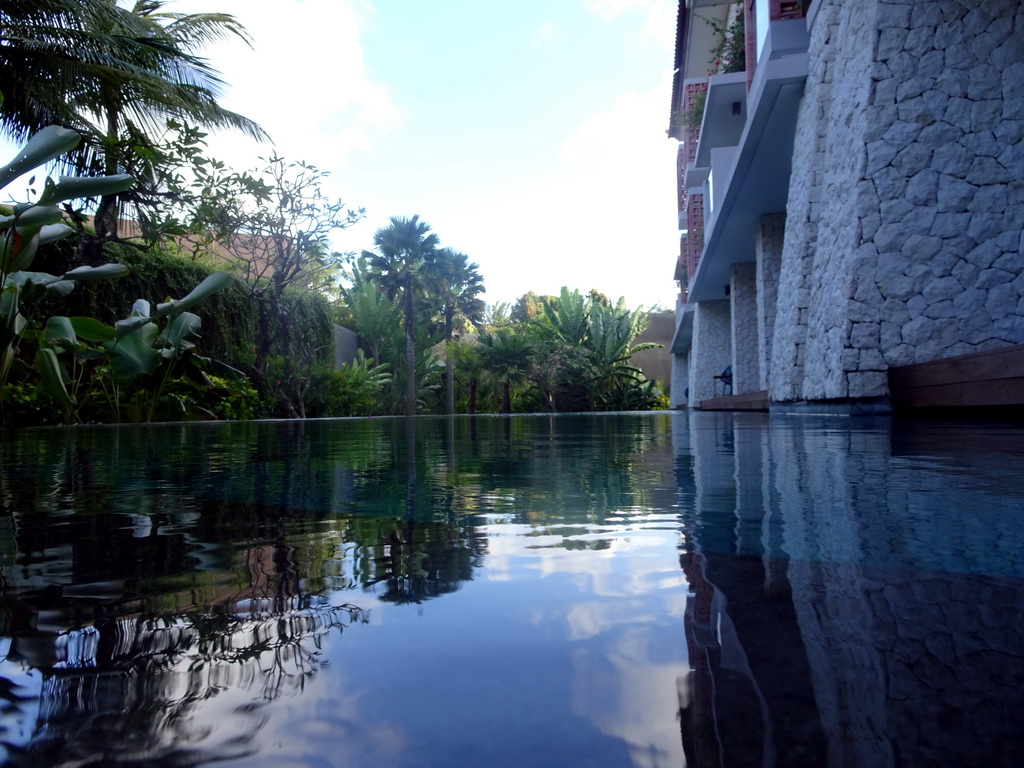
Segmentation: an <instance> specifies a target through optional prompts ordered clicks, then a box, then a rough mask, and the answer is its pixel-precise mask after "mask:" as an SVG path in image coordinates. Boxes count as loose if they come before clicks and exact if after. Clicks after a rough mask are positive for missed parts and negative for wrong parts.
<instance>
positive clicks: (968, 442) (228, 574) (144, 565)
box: [0, 413, 1024, 768]
mask: <svg viewBox="0 0 1024 768" xmlns="http://www.w3.org/2000/svg"><path fill="white" fill-rule="evenodd" d="M0 468H2V471H0V576H2V583H0V588H2V592H0V740H2V742H3V748H4V749H5V750H6V753H5V754H6V755H7V762H8V763H9V764H12V765H16V764H25V765H69V766H70V765H154V764H156V765H182V766H185V765H188V766H192V765H205V764H212V763H214V762H222V761H228V762H229V764H232V765H239V766H246V768H251V767H252V766H279V765H289V764H295V765H335V766H350V765H351V766H356V765H358V766H360V767H361V768H363V767H364V766H388V768H413V767H415V768H421V767H422V766H434V765H437V766H469V765H474V766H475V765H487V766H491V767H492V768H498V767H500V766H513V765H523V764H529V765H531V766H533V767H535V768H540V767H542V766H553V767H554V766H559V767H561V766H565V765H573V766H607V765H616V766H618V765H624V766H636V768H667V767H668V766H682V765H688V766H698V768H704V767H705V766H734V765H742V766H747V765H761V766H816V767H817V766H860V765H871V766H897V765H940V764H947V763H960V764H965V765H976V764H985V765H1010V764H1013V765H1016V764H1017V762H1019V760H1018V759H1017V758H1018V757H1019V755H1020V754H1022V753H1024V737H1022V736H1021V735H1020V734H1019V733H1018V732H1017V727H1016V726H1017V721H1018V712H1019V711H1020V709H1021V706H1022V705H1024V693H1022V690H1024V661H1022V660H1024V647H1022V643H1024V640H1022V639H1021V638H1024V618H1022V616H1021V614H1020V612H1019V610H1018V607H1019V605H1020V604H1021V601H1022V598H1024V560H1022V558H1021V556H1020V554H1021V552H1022V551H1024V524H1022V523H1024V520H1022V519H1021V516H1022V514H1024V473H1022V472H1021V470H1022V469H1024V431H1022V430H1021V429H1020V428H1018V427H1013V426H1001V425H957V424H940V423H935V422H919V423H911V424H904V423H898V422H897V423H894V422H892V421H889V420H879V421H862V420H861V421H842V420H836V421H830V420H814V419H808V418H802V419H785V418H772V419H769V418H768V417H766V416H759V415H727V414H713V413H691V414H686V413H675V414H667V413H663V414H629V415H614V414H607V415H600V416H570V415H564V416H557V417H549V416H543V417H517V418H507V417H503V418H486V417H478V418H474V419H468V418H467V419H461V418H456V419H444V418H440V419H417V420H415V421H413V422H406V421H405V420H402V419H365V420H343V421H322V422H307V423H298V424H297V423H285V422H282V423H254V424H220V425H204V424H196V425H187V426H181V425H169V426H161V427H145V428H126V429H120V428H118V429H109V428H97V429H80V430H71V431H57V430H53V431H37V432H23V433H16V434H14V433H12V434H8V435H5V436H3V437H2V439H0Z"/></svg>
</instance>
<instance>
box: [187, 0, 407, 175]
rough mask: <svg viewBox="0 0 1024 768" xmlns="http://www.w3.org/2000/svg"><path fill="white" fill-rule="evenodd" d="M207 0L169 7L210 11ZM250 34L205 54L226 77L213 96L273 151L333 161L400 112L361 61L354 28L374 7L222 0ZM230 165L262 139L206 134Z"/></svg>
mask: <svg viewBox="0 0 1024 768" xmlns="http://www.w3.org/2000/svg"><path fill="white" fill-rule="evenodd" d="M208 6H209V3H207V2H205V0H179V2H177V3H175V4H174V9H175V10H180V11H183V12H198V11H205V10H208V9H209V8H208ZM217 8H218V10H219V11H222V12H224V13H230V14H232V15H234V16H235V17H236V18H237V19H238V20H239V21H240V22H241V23H242V24H243V25H244V26H245V27H246V29H247V30H248V32H249V35H250V36H251V37H252V39H253V48H252V49H251V50H250V49H249V48H248V47H246V46H245V45H244V44H243V43H242V42H241V41H238V40H231V41H225V42H223V43H220V44H218V45H217V46H216V47H211V48H210V49H209V50H207V51H206V52H205V55H206V56H207V57H208V58H209V59H210V60H211V61H213V62H214V64H215V66H216V67H217V68H218V69H219V70H220V71H221V73H222V74H223V77H224V80H225V81H226V82H228V83H230V89H229V90H228V92H227V93H226V94H225V95H224V98H223V99H222V100H221V103H222V104H223V105H224V106H225V107H227V108H228V109H232V110H235V111H236V112H240V113H242V114H243V115H245V116H246V117H249V118H251V119H253V120H255V121H256V122H258V123H260V124H261V125H262V126H263V127H264V129H266V131H267V132H268V133H269V134H270V137H271V139H272V140H273V141H274V147H273V149H274V150H275V151H277V153H278V154H280V155H283V156H285V157H288V158H289V159H295V160H308V161H310V162H313V163H314V164H316V165H321V166H325V165H328V163H327V162H325V158H329V159H330V160H329V165H330V166H331V167H332V168H338V167H341V166H343V165H344V164H345V162H346V160H347V158H348V157H350V155H351V153H352V152H354V151H357V150H365V149H367V148H369V147H370V146H372V145H373V143H374V141H375V140H376V139H377V138H378V137H380V136H382V135H384V134H386V133H388V132H390V131H393V130H394V129H395V128H396V127H397V126H398V124H399V123H400V119H401V113H400V110H399V109H398V107H397V106H396V105H395V104H394V103H393V102H392V100H391V98H390V95H389V93H388V90H387V88H386V87H385V86H384V85H383V84H381V83H378V82H375V81H373V80H372V78H371V77H370V75H369V73H368V72H367V69H366V65H365V63H364V60H363V48H362V45H361V43H360V32H361V30H362V29H363V28H364V26H365V24H367V23H369V20H370V17H371V15H372V8H371V7H370V6H368V5H366V4H364V3H358V2H352V1H346V0H302V1H301V2H300V1H298V0H278V2H277V4H276V6H275V10H274V12H272V13H268V12H266V10H265V9H262V8H261V7H260V6H259V4H253V3H252V2H249V1H248V0H221V1H220V2H219V3H218V4H217ZM211 147H213V148H215V149H216V154H217V155H218V156H219V157H222V158H223V159H225V160H226V161H227V162H228V163H229V164H231V165H241V166H249V165H252V164H253V162H254V161H255V158H256V157H257V156H258V155H261V154H266V153H267V152H269V151H270V148H269V147H265V146H260V145H257V144H255V143H254V142H249V141H246V140H243V139H240V138H239V136H238V135H237V134H227V135H225V136H216V137H213V139H212V140H211Z"/></svg>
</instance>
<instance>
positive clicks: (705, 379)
mask: <svg viewBox="0 0 1024 768" xmlns="http://www.w3.org/2000/svg"><path fill="white" fill-rule="evenodd" d="M729 304H730V303H729V300H728V299H722V300H720V301H702V302H701V303H700V304H698V305H697V307H696V308H695V309H694V315H693V338H694V339H699V340H700V341H699V343H696V344H694V345H693V349H692V350H691V351H690V370H689V374H690V386H689V390H690V405H691V406H695V405H699V404H700V401H701V400H708V399H710V398H712V397H716V396H719V395H721V394H722V388H721V387H719V388H718V391H717V392H716V391H715V378H714V377H715V376H717V375H719V374H720V373H721V372H722V371H723V370H725V367H726V366H728V365H732V331H731V330H730V322H729V317H730V315H729Z"/></svg>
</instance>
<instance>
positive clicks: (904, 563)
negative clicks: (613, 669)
mask: <svg viewBox="0 0 1024 768" xmlns="http://www.w3.org/2000/svg"><path fill="white" fill-rule="evenodd" d="M767 427H768V425H767V422H766V419H765V418H762V417H757V416H745V417H739V416H729V415H716V414H701V415H699V416H696V415H695V416H691V417H690V420H688V421H687V422H685V423H678V424H677V425H676V445H677V480H678V484H679V487H680V492H681V496H682V498H683V499H684V501H685V504H684V506H687V507H689V508H691V509H692V510H693V511H692V513H691V514H689V515H687V531H686V533H687V542H688V543H687V547H686V548H685V552H684V555H683V567H684V570H685V571H686V574H687V578H688V581H689V584H690V589H691V597H690V601H689V605H688V608H687V616H686V623H687V640H688V644H689V650H690V665H691V672H690V676H689V683H688V686H687V692H686V696H685V700H686V706H685V707H684V716H683V724H684V745H685V746H686V748H687V758H688V764H690V765H697V766H708V765H716V766H717V765H723V764H724V765H776V764H777V765H807V766H821V765H829V766H859V765H872V766H887V765H948V764H963V765H1011V764H1012V765H1017V764H1018V763H1019V758H1020V755H1021V754H1022V752H1024V739H1022V737H1021V736H1020V733H1019V728H1018V722H1019V711H1020V706H1021V704H1022V703H1024V695H1022V687H1021V686H1022V683H1024V647H1022V639H1021V638H1022V637H1024V619H1022V616H1021V614H1020V612H1019V610H1018V606H1019V605H1020V604H1021V600H1022V599H1024V583H1022V581H1021V578H1022V576H1024V564H1022V560H1021V558H1020V553H1021V552H1022V551H1024V524H1022V523H1024V520H1022V519H1021V515H1022V511H1024V504H1022V499H1024V475H1022V474H1021V469H1022V468H1024V462H1022V458H1024V441H1022V434H1024V432H1022V431H1021V429H1020V428H1017V427H1013V426H999V425H990V426H984V425H977V426H965V425H957V424H946V425H943V424H934V423H913V422H910V423H899V422H898V423H896V424H893V423H892V422H890V421H889V420H884V421H879V422H877V423H873V424H864V423H863V422H859V423H857V424H856V425H851V424H849V423H846V422H842V421H835V422H830V421H809V420H808V419H799V420H792V419H791V420H786V419H774V420H772V422H771V425H770V428H767Z"/></svg>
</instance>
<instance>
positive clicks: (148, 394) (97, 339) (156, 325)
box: [36, 272, 244, 421]
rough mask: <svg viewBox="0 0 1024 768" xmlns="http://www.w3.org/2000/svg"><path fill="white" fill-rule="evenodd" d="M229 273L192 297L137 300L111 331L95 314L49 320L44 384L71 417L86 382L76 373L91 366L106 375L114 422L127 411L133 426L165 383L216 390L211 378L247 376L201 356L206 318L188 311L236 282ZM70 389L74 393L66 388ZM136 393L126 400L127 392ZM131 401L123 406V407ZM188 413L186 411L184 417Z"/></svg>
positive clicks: (152, 409) (147, 414) (41, 361)
mask: <svg viewBox="0 0 1024 768" xmlns="http://www.w3.org/2000/svg"><path fill="white" fill-rule="evenodd" d="M231 279H232V277H231V275H230V274H228V273H227V272H216V273H214V274H212V275H209V276H208V277H207V278H206V279H204V280H203V281H202V282H201V283H200V284H199V285H197V286H196V287H195V288H194V289H193V290H192V291H191V292H190V293H189V294H188V295H187V296H184V297H183V298H181V299H168V300H167V301H165V302H163V303H160V304H157V306H156V308H155V309H153V308H152V305H151V304H150V303H149V302H148V301H146V300H145V299H139V300H138V301H136V302H135V304H134V305H133V306H132V311H131V314H130V315H129V316H128V317H127V318H125V319H123V320H118V321H117V322H116V323H115V324H114V325H113V327H111V326H109V325H105V324H104V323H101V322H99V321H98V320H95V319H93V318H91V317H51V318H50V320H49V322H48V323H47V325H46V329H45V331H44V332H43V338H42V340H41V341H42V343H41V344H40V348H39V352H38V353H37V356H36V362H37V370H39V372H40V375H41V377H42V382H43V387H44V389H45V391H47V392H49V393H50V394H51V395H52V396H53V397H54V399H55V400H56V401H57V403H58V405H60V407H61V408H62V409H63V410H64V412H65V415H66V416H67V417H69V418H70V417H71V416H72V415H73V413H74V411H75V409H76V408H77V404H78V402H79V400H80V394H79V393H78V392H77V391H76V389H75V388H76V387H77V386H78V385H79V383H80V382H81V378H82V377H81V376H80V375H74V374H76V373H79V370H73V371H69V369H68V367H66V366H63V365H62V364H61V359H60V358H61V357H63V358H64V359H65V360H66V361H67V363H68V365H70V366H73V368H74V369H82V370H84V368H85V366H86V365H88V364H89V363H90V362H91V363H92V364H93V366H94V369H98V370H100V372H101V373H102V374H103V376H102V377H101V383H100V386H101V387H103V388H104V393H105V396H106V399H107V401H108V402H109V404H110V407H111V410H112V411H113V413H114V416H115V418H117V419H120V417H121V412H122V408H123V407H124V408H125V409H126V410H127V415H128V417H129V419H130V420H132V421H152V420H153V418H154V416H155V415H156V409H157V407H158V405H159V404H160V403H161V401H162V398H163V397H164V395H165V391H166V389H167V386H168V384H169V383H170V382H171V381H173V380H174V379H177V378H180V377H186V378H188V379H190V380H192V381H193V382H195V383H196V384H198V385H199V386H202V387H211V388H212V387H214V386H215V385H214V383H213V382H212V381H211V380H210V378H209V376H208V374H210V375H216V376H219V377H221V378H226V379H238V378H240V377H242V376H243V375H244V374H242V373H241V372H240V371H238V370H236V369H234V368H232V367H231V366H229V365H226V364H225V363H222V362H220V361H218V360H213V359H212V358H208V357H203V356H201V355H199V354H198V353H197V352H196V344H197V342H198V341H199V339H200V333H199V332H200V330H201V329H202V320H201V319H200V318H199V316H198V315H195V314H193V313H192V312H189V311H187V310H188V309H190V308H191V307H193V306H194V305H196V304H197V303H199V302H200V301H202V300H203V299H205V298H207V297H209V296H211V295H212V294H214V293H215V292H217V291H219V290H220V289H222V288H223V287H225V286H226V285H227V284H228V283H230V282H231ZM69 385H70V389H69ZM126 390H130V391H131V394H130V396H128V397H127V399H126V398H125V397H124V392H125V391H126ZM124 400H126V402H123V401H124ZM183 415H185V414H184V412H183Z"/></svg>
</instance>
